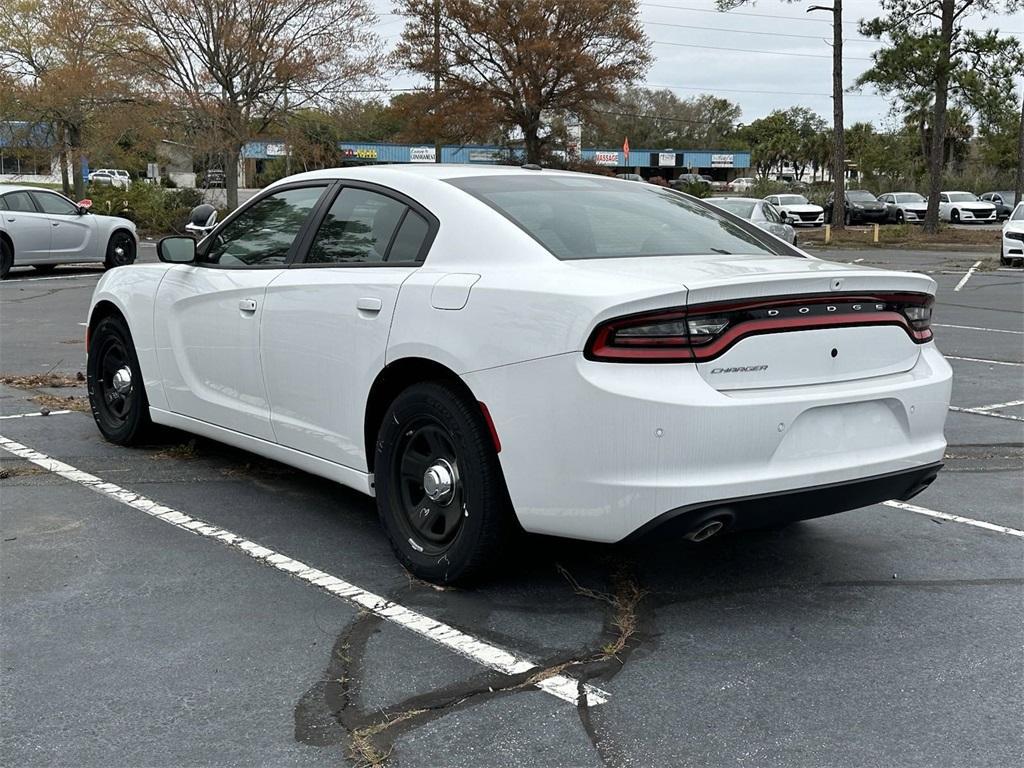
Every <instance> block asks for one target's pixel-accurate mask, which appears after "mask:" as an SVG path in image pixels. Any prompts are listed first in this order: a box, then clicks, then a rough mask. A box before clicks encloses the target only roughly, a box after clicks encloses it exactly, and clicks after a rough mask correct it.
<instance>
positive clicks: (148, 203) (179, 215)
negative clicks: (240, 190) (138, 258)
mask: <svg viewBox="0 0 1024 768" xmlns="http://www.w3.org/2000/svg"><path fill="white" fill-rule="evenodd" d="M87 196H88V197H90V198H91V199H92V212H93V213H96V214H100V215H110V216H123V217H124V218H126V219H130V220H131V221H134V222H135V225H136V226H137V227H138V228H139V229H140V230H142V231H143V232H146V233H151V234H167V233H171V232H177V233H183V232H184V229H183V227H184V226H185V223H186V222H187V221H188V214H189V211H191V210H192V209H193V208H195V207H196V206H197V205H199V204H200V203H201V202H202V201H203V193H202V192H201V191H199V190H197V189H168V188H166V187H160V186H157V185H155V184H144V183H141V182H136V183H135V184H132V185H131V186H130V187H128V188H127V189H119V188H117V187H109V186H100V185H90V186H89V189H88V193H87Z"/></svg>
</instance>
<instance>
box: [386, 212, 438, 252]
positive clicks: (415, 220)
mask: <svg viewBox="0 0 1024 768" xmlns="http://www.w3.org/2000/svg"><path fill="white" fill-rule="evenodd" d="M429 232H430V225H429V224H427V220H426V219H424V218H423V217H422V216H420V215H419V214H418V213H416V211H414V210H411V209H410V210H409V211H408V212H407V213H406V214H405V219H403V220H402V226H400V227H399V228H398V234H396V235H395V241H394V242H393V243H392V244H391V251H390V252H389V253H388V262H389V263H390V262H396V263H397V262H416V261H420V260H421V257H420V252H421V251H422V250H423V244H424V242H426V239H427V234H428V233H429Z"/></svg>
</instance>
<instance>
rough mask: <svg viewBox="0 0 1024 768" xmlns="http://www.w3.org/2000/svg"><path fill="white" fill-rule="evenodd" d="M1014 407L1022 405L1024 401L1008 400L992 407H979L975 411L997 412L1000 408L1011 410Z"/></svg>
mask: <svg viewBox="0 0 1024 768" xmlns="http://www.w3.org/2000/svg"><path fill="white" fill-rule="evenodd" d="M1016 405H1024V400H1010V401H1009V402H1007V403H995V404H994V405H979V406H978V407H977V408H975V409H974V410H976V411H998V410H999V409H1000V408H1013V407H1014V406H1016Z"/></svg>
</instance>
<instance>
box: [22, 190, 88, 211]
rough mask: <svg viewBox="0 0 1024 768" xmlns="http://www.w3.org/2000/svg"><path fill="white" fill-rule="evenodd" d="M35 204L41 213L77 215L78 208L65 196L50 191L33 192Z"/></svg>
mask: <svg viewBox="0 0 1024 768" xmlns="http://www.w3.org/2000/svg"><path fill="white" fill-rule="evenodd" d="M32 197H33V198H35V201H36V204H38V205H39V208H40V210H42V212H43V213H56V214H59V215H61V216H77V215H78V208H77V207H76V206H75V204H74V203H72V202H71V201H70V200H68V199H67V198H66V197H61V196H60V195H55V194H52V193H50V192H33V193H32Z"/></svg>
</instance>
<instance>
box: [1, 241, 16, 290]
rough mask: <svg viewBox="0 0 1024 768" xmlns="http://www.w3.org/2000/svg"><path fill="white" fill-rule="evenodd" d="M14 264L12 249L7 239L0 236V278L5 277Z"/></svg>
mask: <svg viewBox="0 0 1024 768" xmlns="http://www.w3.org/2000/svg"><path fill="white" fill-rule="evenodd" d="M13 266H14V251H12V250H11V246H10V245H8V243H7V241H6V240H4V239H2V238H0V280H6V279H7V273H8V272H10V271H11V267H13Z"/></svg>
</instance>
